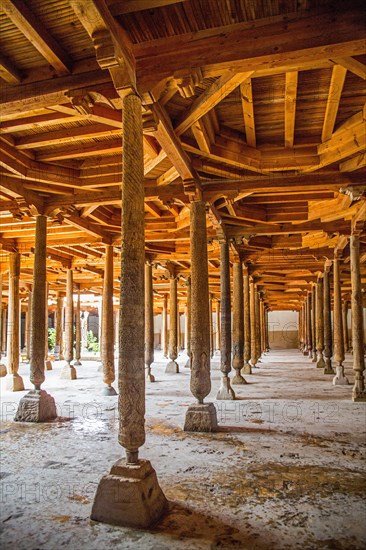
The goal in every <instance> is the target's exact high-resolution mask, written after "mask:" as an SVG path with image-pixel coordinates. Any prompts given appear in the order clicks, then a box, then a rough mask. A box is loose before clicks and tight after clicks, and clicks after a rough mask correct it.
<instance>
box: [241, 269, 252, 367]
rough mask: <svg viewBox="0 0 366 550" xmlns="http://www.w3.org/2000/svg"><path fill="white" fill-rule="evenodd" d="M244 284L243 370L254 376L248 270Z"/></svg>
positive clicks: (244, 275) (244, 273) (245, 273)
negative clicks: (251, 361) (251, 355)
mask: <svg viewBox="0 0 366 550" xmlns="http://www.w3.org/2000/svg"><path fill="white" fill-rule="evenodd" d="M243 282H244V292H243V301H244V304H243V305H244V366H243V369H242V373H243V374H252V367H251V365H250V363H249V361H250V297H249V273H248V268H247V267H245V268H244V270H243Z"/></svg>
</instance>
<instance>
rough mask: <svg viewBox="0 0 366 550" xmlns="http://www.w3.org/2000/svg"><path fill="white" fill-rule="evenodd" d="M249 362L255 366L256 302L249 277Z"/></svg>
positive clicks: (252, 282)
mask: <svg viewBox="0 0 366 550" xmlns="http://www.w3.org/2000/svg"><path fill="white" fill-rule="evenodd" d="M249 287H250V304H249V305H250V363H251V365H252V367H257V361H258V357H257V346H256V328H255V325H256V316H255V313H256V312H255V310H256V307H255V302H256V290H255V286H254V281H253V280H252V279H250V284H249Z"/></svg>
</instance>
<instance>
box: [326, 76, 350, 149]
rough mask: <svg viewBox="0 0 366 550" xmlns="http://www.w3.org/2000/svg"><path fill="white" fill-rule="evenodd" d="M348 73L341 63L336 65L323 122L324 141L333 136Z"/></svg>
mask: <svg viewBox="0 0 366 550" xmlns="http://www.w3.org/2000/svg"><path fill="white" fill-rule="evenodd" d="M346 74H347V69H345V68H344V67H342V66H341V65H334V67H333V71H332V78H331V81H330V86H329V94H328V100H327V106H326V109H325V116H324V122H323V130H322V142H323V143H324V142H325V141H328V140H329V139H330V138H331V137H332V134H333V130H334V125H335V121H336V118H337V113H338V107H339V102H340V100H341V95H342V90H343V85H344V81H345V79H346Z"/></svg>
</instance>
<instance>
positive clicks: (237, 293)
mask: <svg viewBox="0 0 366 550" xmlns="http://www.w3.org/2000/svg"><path fill="white" fill-rule="evenodd" d="M243 284H244V282H243V266H242V263H241V262H240V261H238V262H234V264H233V330H232V337H233V343H232V351H233V360H232V365H233V369H235V371H236V374H235V376H234V378H233V380H232V383H233V384H245V383H246V381H245V379H244V378H243V376H242V375H241V369H242V368H243V366H244V295H243Z"/></svg>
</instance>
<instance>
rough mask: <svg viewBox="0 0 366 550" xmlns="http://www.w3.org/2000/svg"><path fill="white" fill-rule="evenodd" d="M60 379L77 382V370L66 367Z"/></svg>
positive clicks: (69, 366) (70, 366)
mask: <svg viewBox="0 0 366 550" xmlns="http://www.w3.org/2000/svg"><path fill="white" fill-rule="evenodd" d="M60 378H62V379H63V380H76V379H77V376H76V370H75V368H74V367H73V366H72V365H65V366H64V367H63V368H62V370H61V373H60Z"/></svg>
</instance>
